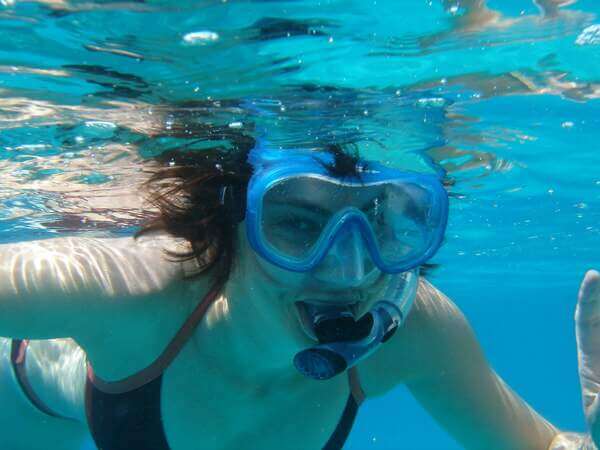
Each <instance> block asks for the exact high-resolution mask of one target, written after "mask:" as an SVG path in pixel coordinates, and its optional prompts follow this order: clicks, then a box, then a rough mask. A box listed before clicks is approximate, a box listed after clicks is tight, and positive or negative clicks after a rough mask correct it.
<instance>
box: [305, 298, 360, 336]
mask: <svg viewBox="0 0 600 450" xmlns="http://www.w3.org/2000/svg"><path fill="white" fill-rule="evenodd" d="M310 304H311V305H317V306H327V307H330V308H331V307H336V306H337V307H339V308H340V309H345V308H348V309H349V310H350V312H351V313H352V315H353V316H354V319H355V320H356V319H358V314H359V311H360V304H359V302H354V303H339V304H332V303H330V302H310ZM295 305H296V309H297V311H298V316H299V318H300V325H301V326H302V329H303V330H304V333H305V334H306V335H307V336H308V337H309V338H311V339H312V340H314V341H315V342H318V339H317V336H316V334H315V332H314V329H313V322H312V318H311V317H310V314H309V313H308V310H307V302H303V301H300V302H296V304H295Z"/></svg>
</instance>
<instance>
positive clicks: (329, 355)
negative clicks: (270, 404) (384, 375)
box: [294, 272, 418, 380]
mask: <svg viewBox="0 0 600 450" xmlns="http://www.w3.org/2000/svg"><path fill="white" fill-rule="evenodd" d="M417 278H418V276H417V274H416V272H405V273H403V274H398V275H395V276H393V277H392V279H391V280H390V284H389V285H388V288H387V290H386V293H385V294H384V299H382V300H380V301H378V302H377V303H376V304H375V305H374V306H373V308H372V309H371V310H370V311H369V312H368V313H366V314H365V315H364V316H362V317H361V318H359V319H358V320H355V318H354V315H353V313H352V312H351V310H350V308H349V307H342V308H340V307H339V306H321V305H314V304H306V312H307V314H308V316H309V318H310V320H311V321H312V326H313V332H314V334H315V336H316V338H317V339H318V341H319V344H318V345H315V346H314V347H311V348H308V349H306V350H302V351H300V352H298V353H297V354H296V356H295V357H294V365H295V366H296V368H297V369H298V371H299V372H300V373H302V374H303V375H305V376H307V377H309V378H313V379H315V380H327V379H329V378H332V377H333V376H335V375H337V374H339V373H341V372H344V371H345V370H347V369H349V368H351V367H352V366H355V365H356V364H358V363H359V362H360V361H361V360H363V359H364V358H366V357H368V356H369V355H371V354H372V353H373V352H374V351H375V350H377V349H378V348H379V346H380V345H381V344H382V343H384V342H386V341H387V340H388V339H389V338H391V337H392V335H393V334H394V333H395V332H396V330H397V329H398V327H399V326H400V325H402V323H403V322H404V319H405V318H406V315H407V314H408V312H409V310H410V308H411V306H412V303H413V301H414V298H415V295H416V288H417Z"/></svg>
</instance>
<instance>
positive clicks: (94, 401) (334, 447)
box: [11, 283, 364, 450]
mask: <svg viewBox="0 0 600 450" xmlns="http://www.w3.org/2000/svg"><path fill="white" fill-rule="evenodd" d="M221 286H222V284H221V283H215V285H213V287H212V288H211V289H210V291H209V292H208V294H206V296H205V297H204V298H203V299H202V301H201V302H200V303H199V304H198V306H197V307H196V308H195V310H194V311H193V312H192V314H191V315H190V316H189V317H188V318H187V320H186V321H185V322H184V324H183V326H182V327H181V328H180V329H179V331H178V332H177V334H176V335H175V337H174V338H173V339H172V340H171V342H170V343H169V344H168V345H167V347H166V348H165V350H164V351H163V352H162V353H161V355H160V356H159V357H158V358H157V359H156V360H155V361H154V362H153V363H152V364H151V365H150V366H148V367H146V368H145V369H143V370H141V371H139V372H137V373H136V374H134V375H131V376H129V377H127V378H124V379H122V380H119V381H116V382H107V381H104V380H102V379H100V378H98V377H97V376H96V375H95V374H94V371H93V369H92V366H91V364H89V362H88V364H87V380H86V387H85V410H86V416H87V421H88V426H89V429H90V431H91V434H92V436H93V438H94V441H95V443H96V445H97V447H98V450H131V449H140V450H141V449H143V450H170V447H169V444H168V441H167V438H166V434H165V430H164V428H163V424H162V416H161V409H160V401H161V387H162V375H163V372H164V370H165V369H166V368H167V367H168V366H169V364H170V363H171V361H173V360H174V359H175V357H176V356H177V355H178V353H179V351H180V350H181V349H182V348H183V346H184V345H185V343H186V342H187V340H188V339H189V338H190V337H191V335H192V333H193V331H194V329H195V328H196V326H197V325H198V324H199V323H200V321H201V320H202V318H203V317H204V315H205V313H206V311H207V309H208V307H209V306H210V305H211V304H212V302H213V300H214V298H215V297H216V296H217V295H218V293H219V292H220V290H221ZM26 346H27V341H26V340H14V341H13V351H12V358H11V360H12V364H13V369H14V372H15V376H16V378H17V380H18V382H19V384H20V386H21V388H22V389H23V391H24V392H25V394H26V396H27V397H28V398H29V400H30V401H31V403H32V404H33V405H34V406H35V407H37V408H38V409H40V410H41V411H42V412H44V413H46V414H49V415H52V416H55V417H56V416H58V417H60V415H58V414H56V413H54V412H53V411H52V410H51V409H50V408H48V407H47V406H46V405H44V403H43V402H42V401H41V400H40V399H39V397H38V396H37V395H36V394H35V392H34V391H33V389H32V388H31V386H30V384H29V382H28V381H27V376H26V373H25V370H24V369H25V350H26ZM348 381H349V385H350V394H349V396H348V400H347V402H346V406H345V408H344V411H343V413H342V416H341V419H340V421H339V422H338V425H337V427H336V428H335V430H334V432H333V434H332V435H331V437H330V438H329V440H328V441H327V443H326V444H325V445H324V447H323V450H339V449H341V448H342V447H343V445H344V443H345V441H346V439H347V437H348V435H349V434H350V431H351V429H352V425H353V423H354V420H355V418H356V414H357V412H358V408H359V406H360V404H361V403H362V402H363V400H364V393H363V391H362V388H361V386H360V381H359V379H358V372H357V370H356V369H355V368H352V369H350V370H349V371H348Z"/></svg>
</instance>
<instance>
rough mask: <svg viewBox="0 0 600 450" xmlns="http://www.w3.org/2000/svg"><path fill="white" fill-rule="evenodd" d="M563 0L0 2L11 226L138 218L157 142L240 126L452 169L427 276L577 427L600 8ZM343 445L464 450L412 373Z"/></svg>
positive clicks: (200, 142) (121, 223)
mask: <svg viewBox="0 0 600 450" xmlns="http://www.w3.org/2000/svg"><path fill="white" fill-rule="evenodd" d="M474 3H478V2H474ZM539 3H542V2H539ZM550 3H551V2H548V3H547V4H546V10H545V11H542V10H540V8H539V7H538V6H536V5H535V4H534V3H532V2H529V1H525V0H510V1H502V2H500V1H499V0H496V1H491V0H490V1H489V2H488V3H487V5H486V7H487V8H488V10H489V11H484V10H483V9H481V7H482V5H481V4H479V6H480V9H479V10H477V8H471V9H469V8H468V6H469V2H462V4H459V3H453V2H451V1H446V2H441V1H436V0H433V1H427V0H407V1H391V0H383V1H382V0H377V1H318V2H317V1H305V2H301V1H288V2H280V1H231V0H228V1H225V0H223V1H221V0H219V1H178V2H167V1H131V2H118V3H117V2H109V1H87V2H83V1H68V0H63V1H59V0H38V1H19V0H0V36H1V37H2V39H1V43H0V177H1V178H0V202H1V204H2V208H0V242H14V241H20V240H29V239H39V238H47V237H54V236H59V235H66V234H69V235H84V236H92V235H93V236H114V235H123V234H130V233H131V232H133V231H134V230H135V229H136V227H137V226H139V224H140V223H141V221H143V219H144V218H145V217H147V215H148V211H146V210H144V208H143V207H142V204H141V201H140V198H139V195H138V184H139V182H141V181H143V179H144V174H145V168H146V167H148V165H150V164H151V158H152V157H153V156H156V155H158V154H160V153H161V152H163V151H165V150H168V149H181V148H184V149H186V150H197V151H202V149H203V148H206V147H207V146H208V145H215V144H217V145H223V146H225V147H227V146H228V145H229V143H228V140H227V136H228V134H227V132H228V130H230V131H231V130H234V131H236V132H238V131H242V132H245V133H249V134H253V135H257V136H258V135H261V136H262V137H263V138H265V139H267V140H268V142H269V145H273V146H278V147H282V148H288V147H318V146H320V145H324V144H326V143H333V142H343V143H350V144H354V145H356V146H357V148H358V149H359V150H360V151H361V153H363V154H365V155H366V156H368V157H376V158H379V159H382V160H384V161H386V162H387V163H388V164H390V165H396V166H398V167H405V168H411V169H417V170H428V171H431V170H438V171H441V172H443V173H444V176H445V179H446V181H447V184H448V185H449V190H450V193H451V215H450V223H449V228H448V233H447V239H446V242H445V245H444V246H443V247H442V249H441V250H440V252H439V253H438V255H436V256H435V258H434V259H433V260H432V261H431V262H432V263H434V264H436V265H437V267H436V268H435V269H433V270H431V271H430V273H429V278H430V279H431V281H432V282H433V283H434V284H435V285H436V286H438V287H439V288H440V289H441V290H443V291H444V292H445V293H446V294H448V295H449V296H450V297H451V298H452V299H453V300H454V301H455V302H456V303H457V304H458V306H459V307H460V308H461V309H462V310H463V312H464V313H465V314H466V316H467V317H468V319H469V321H470V323H471V324H472V326H473V328H474V329H475V331H476V333H477V335H478V337H479V339H480V342H481V344H482V346H483V347H484V349H485V352H486V355H487V357H488V358H489V360H490V362H491V364H492V365H493V367H494V368H495V370H496V371H497V372H498V373H499V374H500V375H501V377H502V378H503V379H504V380H505V381H507V383H508V384H509V385H510V386H511V387H512V388H513V389H514V390H515V391H517V392H518V393H519V394H520V395H521V396H523V397H524V398H525V399H526V400H527V401H528V402H529V403H530V404H531V405H532V406H533V407H534V408H535V409H536V410H537V411H538V412H539V413H540V414H542V415H543V416H544V417H545V418H547V419H548V420H550V421H551V422H552V423H553V424H555V425H556V426H558V427H560V428H563V429H570V430H581V431H582V430H584V427H585V424H584V420H583V415H582V412H581V406H580V397H579V385H578V377H577V360H576V349H575V337H574V327H573V312H574V306H575V300H576V295H577V289H578V284H579V282H580V281H581V278H582V277H583V274H584V272H585V270H586V269H589V268H597V269H600V156H599V153H598V152H599V151H600V144H599V140H600V114H599V113H600V100H599V99H598V97H600V18H598V14H599V13H600V6H599V5H598V3H597V2H594V1H592V0H584V1H578V2H574V3H573V4H570V5H568V6H565V7H563V8H560V9H559V10H557V11H556V14H554V11H552V10H551V8H550V7H549V6H548V5H549V4H550ZM478 17H479V18H478ZM207 123H210V124H212V125H213V126H214V127H217V128H218V129H219V130H220V131H219V132H218V133H211V132H209V131H207V128H206V126H205V124H207ZM346 448H348V449H352V450H358V449H371V448H372V449H400V448H403V449H455V448H459V446H458V445H457V444H456V443H455V442H454V441H453V440H452V439H451V438H450V437H449V436H448V435H446V434H445V432H444V431H443V430H441V429H440V428H439V427H438V426H437V424H436V423H435V422H434V421H433V420H432V419H431V418H429V417H428V415H427V414H426V412H424V411H423V410H422V409H421V408H420V406H419V405H418V404H416V402H415V401H414V400H413V399H412V398H411V397H410V394H409V393H408V392H407V391H406V390H405V389H404V388H403V387H399V388H397V389H396V390H395V391H393V392H392V393H390V394H389V395H387V396H386V397H384V398H379V399H373V400H371V401H369V402H367V404H366V405H365V406H364V407H363V408H362V409H361V411H360V415H359V417H358V421H357V423H356V425H355V428H354V430H353V432H352V435H351V437H350V439H349V442H348V444H347V446H346Z"/></svg>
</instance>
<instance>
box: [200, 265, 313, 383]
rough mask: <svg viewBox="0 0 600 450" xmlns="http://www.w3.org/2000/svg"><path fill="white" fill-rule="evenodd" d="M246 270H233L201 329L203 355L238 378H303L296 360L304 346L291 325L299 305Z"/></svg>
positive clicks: (201, 352)
mask: <svg viewBox="0 0 600 450" xmlns="http://www.w3.org/2000/svg"><path fill="white" fill-rule="evenodd" d="M244 272H245V271H243V270H234V271H233V272H232V274H231V277H230V279H229V280H228V282H227V283H226V285H225V286H224V289H223V292H222V294H221V295H220V296H219V297H218V298H217V299H216V301H215V302H214V303H213V304H212V305H211V307H210V308H209V311H208V312H207V316H206V319H205V321H204V323H203V325H202V326H201V327H199V328H198V331H197V332H196V337H195V339H197V343H198V346H197V348H198V349H199V353H200V354H201V358H202V359H205V360H206V361H207V362H208V363H209V364H210V367H212V368H216V369H218V370H219V372H220V373H221V374H222V375H224V376H226V377H231V378H232V379H235V380H237V381H238V382H239V380H240V379H241V378H244V379H246V380H249V381H250V382H252V383H255V382H256V381H257V379H271V380H272V379H282V378H285V379H289V378H290V377H292V378H297V377H298V376H299V374H298V373H297V371H296V369H295V368H294V366H293V363H292V361H293V357H294V355H295V354H296V353H297V352H298V351H299V350H301V349H302V348H303V346H302V343H301V342H300V341H301V337H300V336H296V335H294V332H293V330H291V329H290V328H291V327H292V328H293V325H292V326H290V323H293V321H296V320H297V318H296V317H295V316H293V314H294V310H293V307H290V305H289V302H287V303H286V302H284V301H281V298H279V297H280V295H281V294H280V293H278V292H277V291H275V290H274V289H272V286H269V285H268V284H267V283H259V282H256V283H248V282H247V276H246V277H244V276H243V273H244ZM246 273H247V272H246Z"/></svg>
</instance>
